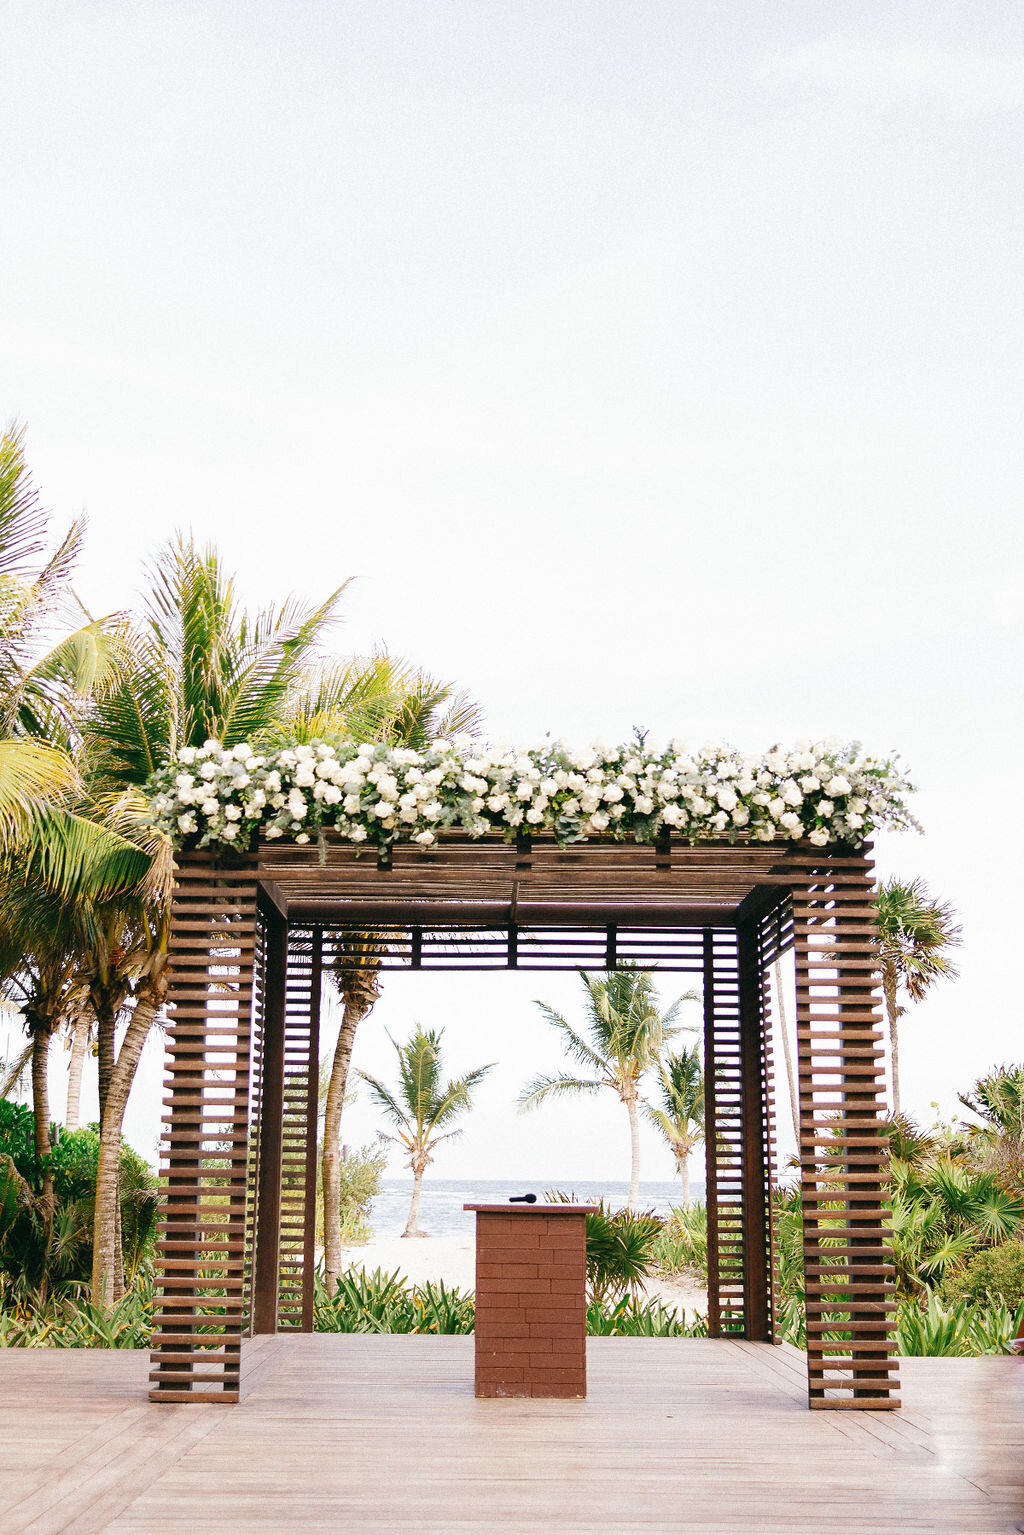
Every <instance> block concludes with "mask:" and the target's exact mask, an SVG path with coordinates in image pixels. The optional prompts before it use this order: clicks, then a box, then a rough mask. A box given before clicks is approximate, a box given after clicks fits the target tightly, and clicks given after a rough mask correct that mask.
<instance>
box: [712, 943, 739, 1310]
mask: <svg viewBox="0 0 1024 1535" xmlns="http://www.w3.org/2000/svg"><path fill="white" fill-rule="evenodd" d="M740 1060H741V1050H740V991H739V968H738V955H737V947H736V932H735V929H727V928H718V929H711V928H708V929H706V930H705V932H704V1102H705V1112H706V1115H707V1119H708V1123H707V1125H706V1127H705V1156H706V1165H707V1210H708V1331H709V1332H710V1334H711V1336H712V1337H713V1338H718V1337H743V1336H744V1335H745V1329H746V1324H745V1319H744V1280H743V1271H744V1263H745V1250H744V1225H743V1187H744V1175H743V1133H742V1132H743V1102H742V1081H741V1070H740Z"/></svg>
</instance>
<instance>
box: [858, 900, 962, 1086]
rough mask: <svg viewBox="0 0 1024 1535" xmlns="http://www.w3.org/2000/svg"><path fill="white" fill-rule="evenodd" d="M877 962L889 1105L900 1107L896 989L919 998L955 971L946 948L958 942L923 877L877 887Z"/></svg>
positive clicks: (949, 911) (946, 911)
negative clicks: (888, 1057)
mask: <svg viewBox="0 0 1024 1535" xmlns="http://www.w3.org/2000/svg"><path fill="white" fill-rule="evenodd" d="M877 911H878V935H879V940H880V943H879V968H880V970H881V974H882V990H883V992H884V994H885V1011H886V1017H887V1018H888V1021H889V1042H890V1055H891V1059H892V1111H893V1114H898V1113H899V1112H900V1055H899V1020H900V1018H901V1017H902V1016H903V1014H904V1013H905V1012H906V1008H905V1007H903V1006H902V1005H901V1003H900V994H901V992H902V993H903V994H904V995H906V996H907V997H909V999H910V1000H911V1001H912V1002H920V1001H921V999H922V997H924V996H925V995H926V994H927V992H928V991H929V989H930V988H931V986H932V985H933V984H934V983H935V982H936V981H937V980H940V979H942V978H943V977H945V978H946V979H949V980H952V979H953V978H954V977H955V976H956V975H957V973H958V972H957V969H956V966H955V965H954V964H953V962H952V960H951V959H950V957H949V950H950V949H955V948H957V947H958V946H959V944H960V928H959V926H958V925H957V922H956V917H955V914H954V911H953V908H952V906H950V905H949V904H948V903H946V902H941V901H936V900H933V898H932V896H931V895H930V894H929V892H928V888H927V886H926V885H925V883H924V880H921V879H914V880H910V881H904V880H898V879H891V880H887V881H886V883H885V884H883V885H882V887H881V889H880V890H879V892H878V903H877Z"/></svg>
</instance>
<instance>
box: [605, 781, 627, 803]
mask: <svg viewBox="0 0 1024 1535" xmlns="http://www.w3.org/2000/svg"><path fill="white" fill-rule="evenodd" d="M601 798H602V799H603V800H604V802H605V804H606V805H614V804H615V803H616V801H618V800H620V799H621V798H622V790H621V789H620V788H619V786H618V784H617V783H610V784H609V785H608V787H607V788H606V789H603V790H602V791H601Z"/></svg>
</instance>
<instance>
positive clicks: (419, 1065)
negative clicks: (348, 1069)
mask: <svg viewBox="0 0 1024 1535" xmlns="http://www.w3.org/2000/svg"><path fill="white" fill-rule="evenodd" d="M443 1034H444V1030H443V1029H437V1030H435V1029H426V1030H424V1029H423V1028H422V1027H421V1026H420V1025H419V1024H417V1026H416V1032H415V1033H414V1034H413V1036H412V1038H411V1039H410V1040H409V1041H408V1043H407V1044H404V1045H399V1044H395V1041H394V1040H393V1039H392V1040H391V1043H392V1044H393V1045H394V1046H395V1054H396V1055H397V1056H398V1086H397V1088H395V1089H394V1090H392V1089H391V1088H389V1087H385V1085H384V1083H383V1082H379V1081H378V1080H377V1078H376V1077H371V1076H370V1075H369V1073H368V1072H365V1071H361V1072H360V1073H359V1075H360V1076H361V1077H362V1079H363V1081H364V1082H365V1083H366V1084H367V1086H368V1087H369V1089H370V1094H371V1097H372V1098H373V1099H374V1101H375V1102H376V1104H377V1106H378V1108H380V1109H382V1110H383V1112H384V1114H385V1116H386V1118H387V1119H388V1120H390V1122H391V1123H392V1124H393V1125H394V1126H395V1129H396V1131H397V1134H396V1135H385V1136H384V1137H383V1139H384V1140H386V1141H391V1142H392V1143H393V1144H394V1145H396V1146H401V1147H402V1148H403V1150H404V1151H406V1152H407V1153H408V1155H409V1162H408V1165H409V1167H411V1168H412V1180H413V1181H412V1203H411V1204H410V1206H409V1219H408V1220H407V1221H406V1223H405V1230H404V1231H403V1232H402V1235H403V1236H404V1237H421V1236H425V1235H426V1233H425V1232H423V1231H420V1229H419V1225H418V1219H419V1210H420V1190H421V1187H422V1184H423V1174H424V1172H425V1171H426V1170H427V1168H428V1167H429V1166H430V1164H431V1162H432V1161H433V1160H434V1158H433V1156H432V1155H431V1153H432V1152H433V1150H434V1148H435V1147H436V1146H439V1145H440V1144H441V1142H442V1141H451V1140H455V1139H456V1137H457V1136H459V1135H461V1134H462V1131H461V1130H446V1129H445V1126H446V1125H450V1124H451V1123H452V1121H453V1120H455V1119H457V1118H458V1117H459V1115H460V1114H466V1113H468V1112H469V1110H470V1109H471V1108H472V1106H473V1105H472V1096H473V1089H474V1088H475V1087H476V1086H477V1085H478V1084H479V1083H480V1082H482V1081H483V1079H484V1077H485V1076H486V1075H487V1073H488V1072H489V1071H490V1070H491V1069H492V1067H493V1065H494V1062H493V1061H492V1062H491V1063H490V1065H487V1066H477V1067H476V1068H475V1070H473V1071H467V1072H466V1074H465V1076H463V1077H456V1078H454V1079H453V1080H452V1081H451V1082H443V1081H442V1080H441V1073H442V1060H441V1039H442V1036H443ZM388 1038H389V1039H390V1038H391V1036H390V1035H389V1036H388Z"/></svg>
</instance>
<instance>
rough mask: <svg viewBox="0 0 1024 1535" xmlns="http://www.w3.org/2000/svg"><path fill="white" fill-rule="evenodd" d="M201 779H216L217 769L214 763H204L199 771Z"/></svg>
mask: <svg viewBox="0 0 1024 1535" xmlns="http://www.w3.org/2000/svg"><path fill="white" fill-rule="evenodd" d="M199 776H200V778H216V776H217V769H216V767H215V765H214V764H213V763H212V762H204V763H203V765H202V767H201V768H200V769H199Z"/></svg>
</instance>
